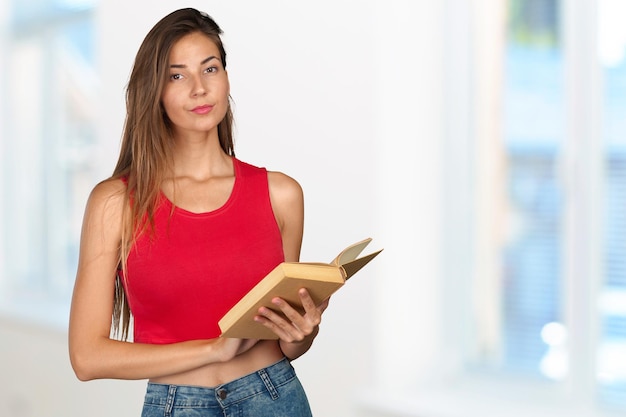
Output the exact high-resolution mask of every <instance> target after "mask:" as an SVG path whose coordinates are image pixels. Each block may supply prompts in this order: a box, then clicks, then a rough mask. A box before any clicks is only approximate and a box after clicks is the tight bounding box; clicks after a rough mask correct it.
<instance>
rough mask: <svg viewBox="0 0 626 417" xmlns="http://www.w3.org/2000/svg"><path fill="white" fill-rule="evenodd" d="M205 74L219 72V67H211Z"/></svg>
mask: <svg viewBox="0 0 626 417" xmlns="http://www.w3.org/2000/svg"><path fill="white" fill-rule="evenodd" d="M204 72H208V73H213V72H217V67H209V68H207V69H206V70H204Z"/></svg>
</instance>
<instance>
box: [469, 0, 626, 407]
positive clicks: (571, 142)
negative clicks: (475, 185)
mask: <svg viewBox="0 0 626 417" xmlns="http://www.w3.org/2000/svg"><path fill="white" fill-rule="evenodd" d="M597 6H598V8H597V9H596V8H595V3H594V2H588V3H585V2H583V3H576V4H574V3H572V2H560V1H558V0H525V1H522V0H509V1H508V2H507V9H506V19H505V22H506V29H507V30H506V34H507V35H506V39H505V40H504V43H503V44H502V48H501V60H502V64H501V71H502V74H503V77H502V82H501V88H500V92H499V93H498V94H499V97H500V100H501V103H502V110H501V112H502V113H501V115H500V114H494V115H493V118H492V122H493V123H494V124H500V129H499V132H500V133H499V134H498V135H496V136H498V137H499V139H498V140H496V141H495V143H496V146H489V147H485V146H484V145H483V146H482V149H481V151H480V152H479V155H480V156H479V159H478V160H477V161H476V163H477V164H479V165H480V164H481V159H480V158H481V157H482V158H488V159H492V160H496V161H498V162H497V163H498V165H499V166H500V167H501V172H504V173H506V175H504V179H503V184H502V187H501V188H499V189H498V188H491V189H490V190H488V192H491V193H493V192H494V191H495V193H496V196H495V197H491V200H490V201H491V205H492V210H493V212H495V213H497V216H496V218H499V219H501V221H500V222H499V223H498V226H496V227H492V228H491V233H488V234H487V237H478V238H477V239H479V240H480V239H486V240H488V243H487V245H486V247H488V248H489V253H478V254H477V260H476V262H477V263H478V264H481V263H484V262H491V263H492V265H495V267H493V268H492V269H490V271H492V276H491V277H487V278H485V277H482V276H479V277H474V279H475V280H476V282H477V283H478V284H481V285H483V288H484V282H485V281H487V282H488V283H489V288H490V289H491V290H492V291H491V292H489V291H486V292H482V293H480V294H479V295H478V296H477V298H476V302H477V304H479V305H482V304H484V305H488V306H490V308H489V309H488V310H487V311H488V314H486V315H482V316H481V315H478V316H477V323H476V329H478V330H477V331H478V334H479V336H478V337H477V339H476V340H475V342H474V343H475V344H476V347H475V348H474V349H473V350H472V352H471V353H470V354H468V356H467V367H468V368H470V369H472V372H477V371H485V370H492V371H495V372H496V375H498V377H507V378H508V377H511V376H514V377H516V378H521V379H524V380H526V381H541V383H542V384H543V385H542V386H546V387H548V389H549V390H553V391H554V392H560V393H561V394H562V393H564V392H567V394H564V396H565V397H567V398H568V399H569V400H570V401H578V402H580V404H585V405H586V406H588V407H589V409H593V410H596V411H598V410H615V411H618V412H624V411H626V367H625V366H624V365H622V364H626V264H625V263H624V259H626V238H625V236H626V215H625V213H626V159H625V158H626V147H625V146H624V145H625V144H626V123H625V121H624V120H625V119H624V115H625V114H626V59H625V58H624V53H625V52H626V30H624V29H623V24H621V23H622V22H621V21H620V19H619V16H623V14H624V13H625V12H626V9H625V6H624V3H623V2H620V1H611V0H603V1H600V2H598V3H597ZM590 16H597V19H592V18H590ZM596 31H599V32H598V33H599V35H598V36H597V38H596V36H595V33H596ZM595 103H599V104H600V105H598V106H596V105H595ZM499 117H500V121H498V118H499ZM478 175H480V174H478ZM479 181H480V179H479ZM481 197H484V194H483V195H477V198H481ZM496 229H497V230H496ZM484 259H487V261H485V260H484ZM477 270H478V271H481V270H483V271H484V270H489V269H486V268H482V269H481V268H480V267H479V268H478V269H477ZM490 314H495V316H496V318H495V319H494V318H493V317H491V316H490ZM598 412H599V411H598Z"/></svg>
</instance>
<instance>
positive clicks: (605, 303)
mask: <svg viewBox="0 0 626 417" xmlns="http://www.w3.org/2000/svg"><path fill="white" fill-rule="evenodd" d="M625 13H626V4H624V2H621V1H614V0H613V1H612V0H602V1H600V2H599V9H598V20H597V25H598V29H599V33H598V61H599V65H600V68H601V78H602V80H603V88H602V91H601V93H600V94H601V98H600V102H601V103H602V104H601V112H602V121H603V123H602V127H601V129H602V130H601V132H600V135H599V137H601V138H602V140H599V141H598V142H599V143H600V144H601V145H600V146H602V147H603V151H602V155H603V159H604V161H603V166H604V173H603V176H604V178H603V180H604V187H605V189H606V191H605V202H604V213H603V214H604V225H603V247H604V255H603V272H604V274H603V279H602V282H601V283H600V292H599V300H598V306H599V321H600V331H599V334H600V342H599V345H598V354H597V360H598V372H597V379H598V387H599V388H598V395H599V397H600V398H601V400H602V402H603V403H606V404H609V405H612V406H615V407H618V408H620V409H626V119H625V117H624V115H626V57H625V53H626V30H625V29H624V25H623V24H622V23H623V22H621V20H620V18H619V16H624V14H625Z"/></svg>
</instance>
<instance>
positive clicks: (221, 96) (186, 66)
mask: <svg viewBox="0 0 626 417" xmlns="http://www.w3.org/2000/svg"><path fill="white" fill-rule="evenodd" d="M229 94H230V85H229V83H228V74H227V73H226V70H225V69H224V66H223V64H222V60H221V59H220V53H219V49H218V48H217V46H216V45H215V43H213V41H212V40H211V39H209V38H208V37H207V36H206V35H204V34H203V33H200V32H196V33H192V34H189V35H186V36H184V37H183V38H181V39H179V40H178V41H177V42H176V43H175V44H174V45H173V46H172V49H171V51H170V58H169V78H168V80H167V82H166V84H165V88H164V89H163V94H162V96H161V102H162V104H163V108H164V109H165V112H166V113H167V116H168V117H169V119H170V121H171V124H172V129H173V133H174V136H180V135H185V134H190V133H199V132H210V131H212V130H215V131H216V129H217V125H218V124H219V123H220V122H221V121H222V119H223V118H224V116H225V115H226V111H227V110H228V105H229V104H228V96H229Z"/></svg>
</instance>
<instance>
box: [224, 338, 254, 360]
mask: <svg viewBox="0 0 626 417" xmlns="http://www.w3.org/2000/svg"><path fill="white" fill-rule="evenodd" d="M258 342H259V341H258V339H235V338H230V337H222V338H219V339H218V343H220V344H221V346H220V349H221V355H220V357H221V360H222V362H228V361H230V360H231V359H233V358H235V357H236V356H239V355H241V354H243V353H246V352H247V351H249V350H250V349H252V348H253V347H254V346H255V345H256V344H257V343H258Z"/></svg>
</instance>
